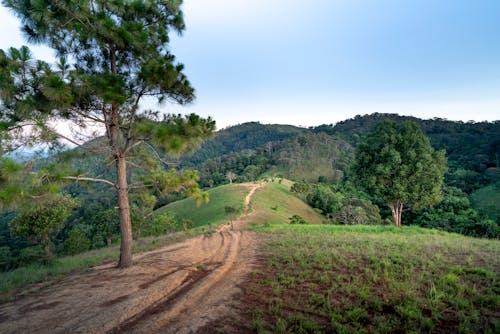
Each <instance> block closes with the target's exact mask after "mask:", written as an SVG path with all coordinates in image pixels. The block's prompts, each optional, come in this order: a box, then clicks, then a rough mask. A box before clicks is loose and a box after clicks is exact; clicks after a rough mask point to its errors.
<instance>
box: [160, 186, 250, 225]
mask: <svg viewBox="0 0 500 334" xmlns="http://www.w3.org/2000/svg"><path fill="white" fill-rule="evenodd" d="M248 192H249V189H248V187H246V186H244V185H241V184H232V185H224V186H220V187H217V188H215V189H212V190H209V191H208V193H209V196H210V197H209V198H210V201H209V202H208V203H206V204H205V203H204V204H201V205H200V206H197V205H196V201H195V200H194V199H184V200H181V201H177V202H174V203H170V204H168V205H166V206H164V207H162V208H160V209H158V210H156V211H155V213H154V214H155V215H158V214H161V213H162V212H164V211H165V210H168V211H171V212H174V213H175V215H176V216H177V217H178V218H180V219H190V220H191V221H193V225H194V226H195V227H196V226H203V225H213V226H215V225H220V224H223V223H224V222H227V220H228V217H227V214H226V211H225V207H226V206H230V207H233V208H235V209H236V210H237V212H236V213H241V212H242V211H243V210H244V208H245V203H244V201H245V196H246V195H247V194H248Z"/></svg>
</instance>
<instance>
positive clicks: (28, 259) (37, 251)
mask: <svg viewBox="0 0 500 334" xmlns="http://www.w3.org/2000/svg"><path fill="white" fill-rule="evenodd" d="M17 260H18V266H19V267H22V266H25V265H28V264H33V263H39V264H49V263H51V262H52V261H53V260H54V257H53V256H52V255H49V254H48V253H47V252H46V251H45V249H44V247H43V246H42V245H38V246H34V247H27V248H23V249H21V251H20V252H19V257H18V259H17Z"/></svg>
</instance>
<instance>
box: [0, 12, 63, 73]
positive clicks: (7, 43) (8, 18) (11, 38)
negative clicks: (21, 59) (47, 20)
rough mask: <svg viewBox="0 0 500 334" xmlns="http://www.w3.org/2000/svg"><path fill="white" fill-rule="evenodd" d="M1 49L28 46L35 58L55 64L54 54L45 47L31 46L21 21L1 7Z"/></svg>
mask: <svg viewBox="0 0 500 334" xmlns="http://www.w3.org/2000/svg"><path fill="white" fill-rule="evenodd" d="M0 31H1V32H2V33H1V34H0V49H3V50H7V49H8V48H10V47H15V48H19V47H21V46H23V45H28V46H29V47H30V49H31V51H32V52H33V55H34V58H36V59H40V60H45V61H47V62H49V63H53V62H54V61H55V60H54V59H55V58H54V53H53V51H52V50H51V49H49V48H47V47H44V46H33V45H29V44H28V42H27V41H26V39H25V38H24V36H23V35H22V33H21V21H20V20H19V19H18V18H17V17H15V16H14V14H12V13H11V12H9V10H7V8H5V7H2V6H0Z"/></svg>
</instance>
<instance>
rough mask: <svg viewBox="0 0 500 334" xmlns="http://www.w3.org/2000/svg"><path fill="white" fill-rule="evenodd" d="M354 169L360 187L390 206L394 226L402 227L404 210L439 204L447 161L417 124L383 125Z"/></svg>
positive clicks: (363, 149) (371, 136) (360, 152)
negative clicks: (432, 145) (435, 149)
mask: <svg viewBox="0 0 500 334" xmlns="http://www.w3.org/2000/svg"><path fill="white" fill-rule="evenodd" d="M353 169H354V174H355V176H356V178H357V180H358V183H359V185H360V186H361V187H362V188H364V189H365V190H366V191H367V192H368V193H371V194H372V195H373V196H375V197H377V198H379V199H381V200H382V201H384V202H385V203H387V205H388V206H389V208H390V209H391V212H392V217H393V222H394V225H396V226H401V215H402V213H403V209H404V207H407V208H411V209H418V208H422V207H425V206H429V205H432V204H435V203H438V202H439V201H440V199H441V196H442V194H441V193H442V186H443V175H444V173H445V171H446V158H445V153H444V151H434V149H433V148H432V147H431V145H430V143H429V139H428V138H427V137H426V136H425V135H424V134H423V133H422V130H421V129H420V128H419V126H418V125H417V124H415V123H413V122H404V123H402V124H396V123H395V122H392V121H384V122H381V123H380V124H378V125H377V126H376V128H375V130H374V131H373V132H372V133H371V134H369V135H368V137H367V138H366V140H365V141H364V142H363V143H361V144H360V145H359V146H358V149H357V152H356V160H355V164H354V168H353Z"/></svg>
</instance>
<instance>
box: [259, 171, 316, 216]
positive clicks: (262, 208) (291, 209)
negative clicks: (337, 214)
mask: <svg viewBox="0 0 500 334" xmlns="http://www.w3.org/2000/svg"><path fill="white" fill-rule="evenodd" d="M290 186H291V183H290V181H288V180H282V181H281V183H278V182H277V181H275V182H271V183H268V184H266V186H265V187H264V188H263V189H260V190H258V191H257V192H256V193H255V194H254V196H253V199H252V210H253V211H255V213H254V214H253V215H252V218H251V219H252V220H251V222H252V223H253V224H283V223H288V222H289V218H290V217H292V216H293V215H299V216H301V217H302V218H304V220H305V221H306V222H308V223H309V224H321V223H322V222H323V218H322V216H321V215H320V214H319V213H318V212H316V211H315V210H314V209H312V208H311V207H310V206H309V205H307V204H306V203H304V202H303V201H302V200H301V199H299V198H298V197H296V196H295V195H294V194H292V193H291V192H290Z"/></svg>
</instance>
